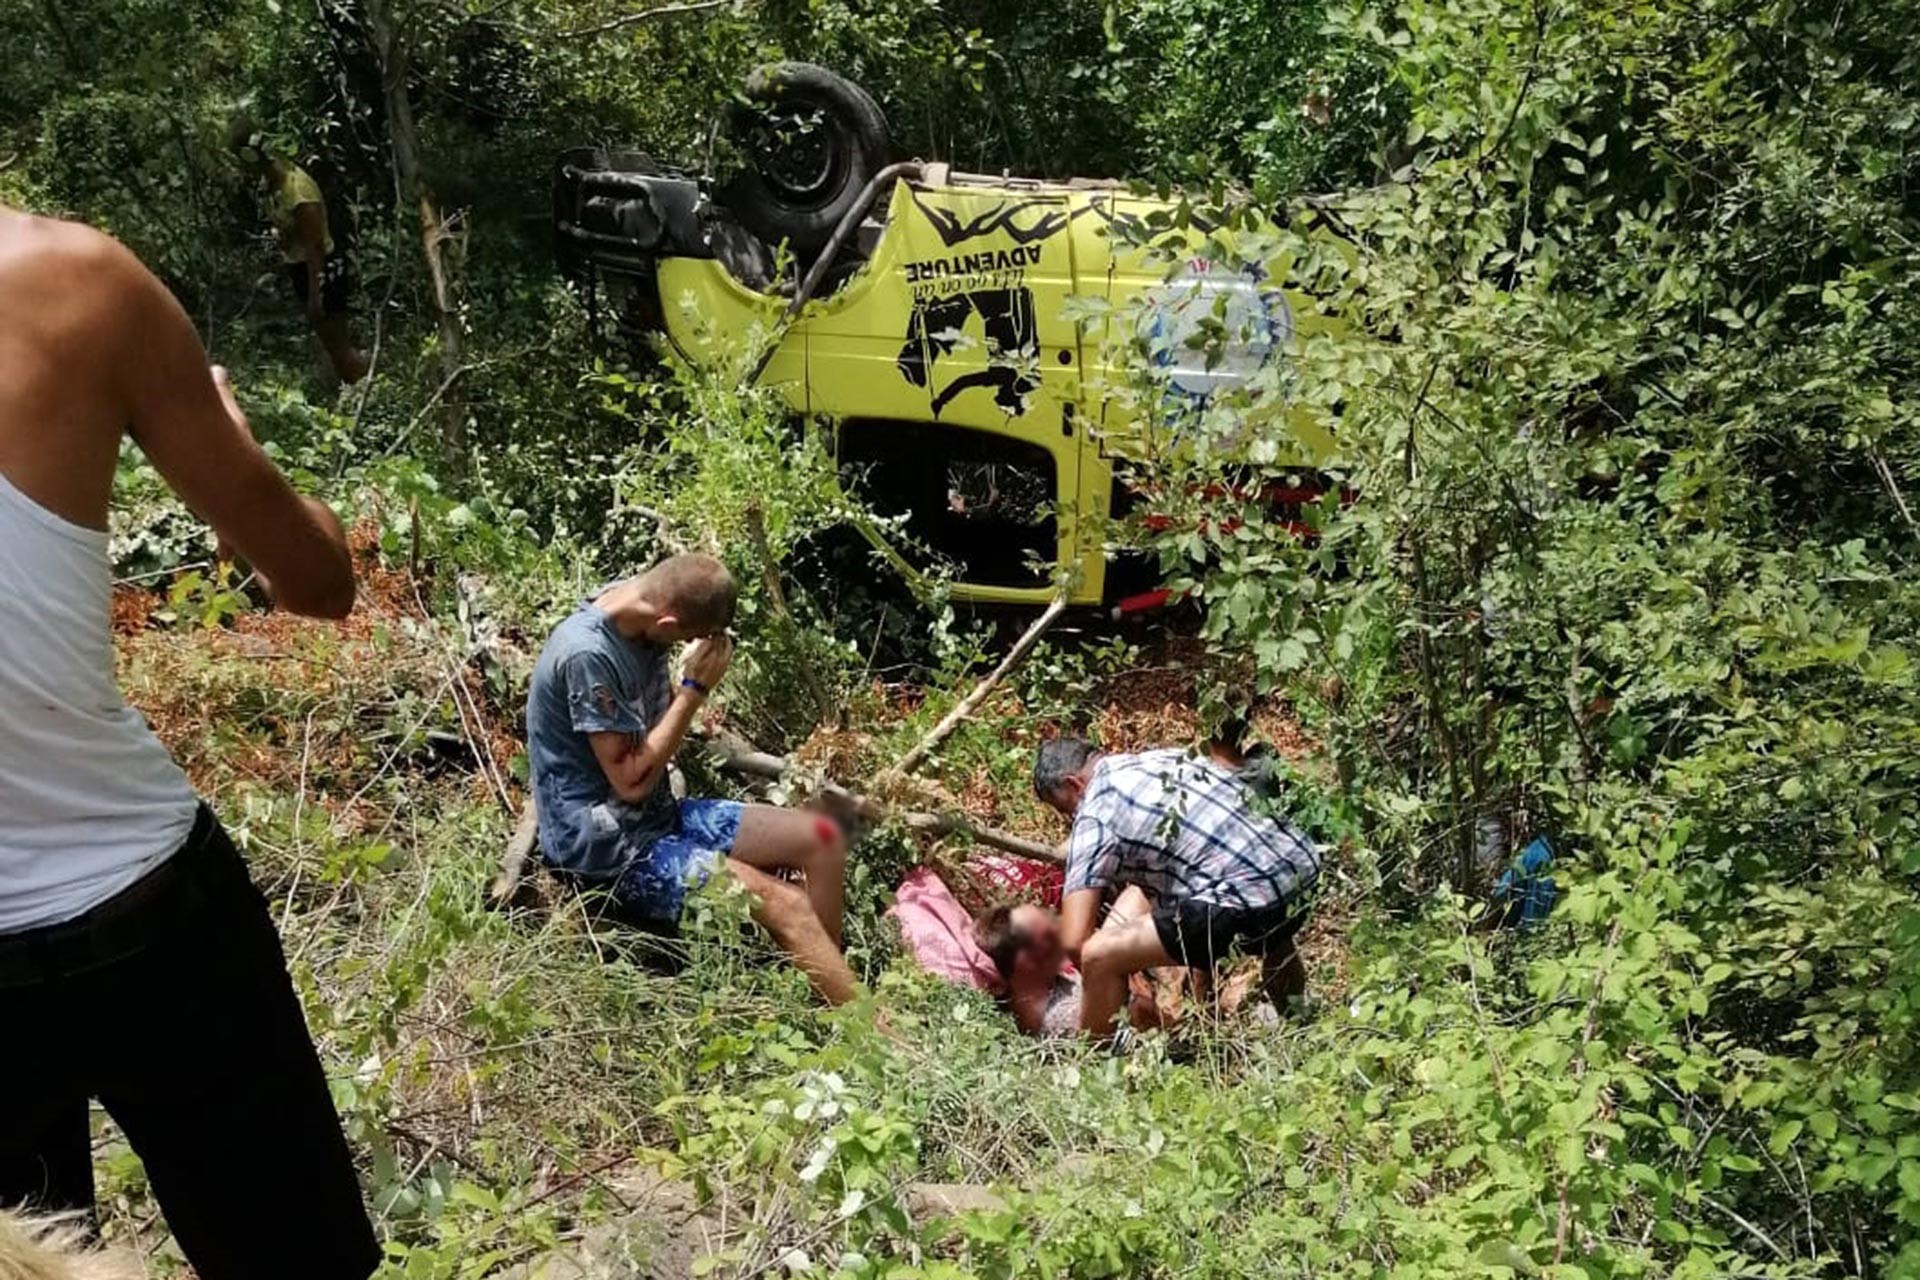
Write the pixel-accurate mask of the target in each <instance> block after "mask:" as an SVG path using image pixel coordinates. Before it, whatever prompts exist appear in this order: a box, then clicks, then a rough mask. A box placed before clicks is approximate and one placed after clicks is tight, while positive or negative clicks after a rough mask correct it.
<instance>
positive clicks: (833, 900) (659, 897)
mask: <svg viewBox="0 0 1920 1280" xmlns="http://www.w3.org/2000/svg"><path fill="white" fill-rule="evenodd" d="M737 598H738V590H737V588H736V587H735V585H734V581H733V578H732V576H731V575H729V574H728V572H727V569H726V566H725V565H723V564H721V563H720V562H719V561H718V560H715V559H713V558H712V557H711V556H702V555H678V556H673V557H671V558H670V559H667V560H663V561H662V562H660V563H659V564H657V565H655V566H654V567H653V568H651V569H649V570H647V571H646V572H645V573H643V574H641V575H640V576H639V577H637V578H629V579H627V580H626V581H624V582H620V583H617V584H615V585H614V586H611V587H609V588H607V589H606V590H605V591H603V592H601V594H600V595H599V596H598V597H596V598H595V599H593V600H591V601H589V602H587V603H586V604H584V605H582V606H581V607H580V609H579V610H578V611H577V612H575V613H574V615H573V616H572V617H570V618H568V619H567V620H566V621H565V622H563V623H561V624H560V626H559V627H558V628H556V629H555V631H554V633H553V635H552V637H551V638H549V639H548V641H547V643H546V647H545V648H544V649H542V650H541V653H540V660H539V662H538V663H537V664H536V665H535V667H534V673H533V687H532V689H531V691H530V692H529V693H528V695H527V756H528V759H529V761H530V763H531V767H532V774H533V792H534V804H535V809H536V811H537V812H538V814H539V819H540V847H541V852H542V854H543V856H544V857H545V859H546V862H547V865H548V866H550V867H553V868H554V869H556V870H557V871H559V872H560V873H562V875H563V876H565V877H567V878H569V879H571V880H573V881H575V882H577V883H581V884H584V885H589V886H593V887H596V888H599V889H603V890H605V892H606V895H607V900H608V905H609V909H610V911H611V913H612V914H613V916H614V917H615V918H616V919H619V920H623V921H625V922H627V923H629V924H632V925H634V926H636V927H638V928H642V929H646V930H649V931H652V932H661V933H669V934H670V933H672V932H673V931H674V930H675V929H676V928H677V927H678V923H679V920H680V915H681V912H682V910H683V909H684V907H685V905H686V896H687V891H688V890H689V889H690V888H693V887H695V886H697V885H700V884H703V883H705V882H706V881H707V880H708V879H710V878H711V877H712V876H714V875H716V874H723V875H726V876H729V877H731V878H732V879H734V880H736V881H738V882H739V883H740V884H742V885H744V886H745V887H746V890H747V892H748V893H749V894H750V895H751V897H752V899H753V904H754V905H753V916H754V919H755V920H757V921H759V922H760V924H761V925H762V926H763V927H765V929H766V930H767V932H768V933H770V934H772V935H773V939H774V941H775V942H776V943H778V944H779V945H780V947H781V948H782V949H783V950H784V951H785V952H786V953H787V954H788V955H789V956H791V957H792V958H793V960H794V962H795V963H796V964H798V965H799V966H800V968H801V969H802V970H804V971H805V973H806V975H807V977H808V978H809V979H810V980H811V981H812V983H813V986H814V989H815V990H816V991H818V992H819V993H820V996H821V998H822V999H824V1000H826V1001H827V1002H828V1003H829V1004H844V1003H846V1002H847V1001H848V1000H851V999H852V998H853V996H854V994H855V986H856V984H855V982H854V977H853V971H852V970H851V969H849V968H848V967H847V962H846V959H845V957H844V956H842V955H841V953H840V941H841V932H840V931H841V916H842V912H843V909H844V906H845V895H846V862H847V847H846V838H845V836H844V835H843V834H842V832H841V830H840V828H839V826H838V825H837V824H835V823H834V822H833V821H832V820H831V819H829V818H826V817H823V816H821V815H819V814H813V813H801V812H797V811H794V810H791V809H779V808H775V807H773V806H771V805H760V804H751V805H745V804H738V803H736V802H734V801H732V800H680V801H676V800H675V799H674V798H673V793H672V791H671V790H670V789H669V788H668V785H667V766H668V765H670V764H671V763H672V762H673V757H674V755H675V753H676V752H678V751H679V750H680V744H681V743H682V742H683V741H684V740H685V738H686V736H687V731H688V730H689V729H690V728H692V727H693V719H694V716H695V715H696V714H697V713H698V712H699V710H700V707H701V705H702V704H703V703H705V702H706V700H707V695H708V694H709V693H710V692H711V691H712V690H713V688H714V686H715V685H717V684H719V683H720V680H721V677H723V676H724V675H725V674H726V671H727V664H728V662H729V661H730V660H731V659H732V656H733V642H732V641H731V640H729V639H728V638H727V636H726V634H725V632H726V629H727V627H728V626H729V625H730V624H731V623H732V621H733V611H734V606H735V603H736V601H737ZM683 642H684V643H686V645H687V650H686V656H685V658H684V659H683V662H682V666H681V672H680V677H679V679H678V681H677V683H676V682H675V681H674V680H673V679H672V678H671V676H670V665H669V658H668V648H669V646H671V645H675V644H680V643H683ZM793 871H797V872H799V873H800V874H801V875H802V876H803V877H804V878H805V884H806V887H805V888H804V890H803V889H801V888H800V887H798V886H796V885H793V884H790V883H788V882H787V881H785V880H782V879H780V878H779V873H782V872H793Z"/></svg>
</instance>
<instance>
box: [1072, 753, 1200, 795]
mask: <svg viewBox="0 0 1920 1280" xmlns="http://www.w3.org/2000/svg"><path fill="white" fill-rule="evenodd" d="M1192 761H1193V755H1192V753H1191V752H1187V751H1183V750H1181V749H1180V748H1179V747H1158V748H1154V749H1152V750H1148V751H1134V752H1126V753H1123V754H1116V755H1110V756H1106V757H1103V758H1102V759H1101V760H1100V762H1099V763H1098V764H1097V765H1096V766H1095V767H1094V771H1093V779H1092V780H1093V781H1095V782H1098V781H1101V780H1103V779H1104V780H1105V781H1106V782H1107V783H1108V785H1110V786H1126V785H1129V784H1131V783H1135V782H1138V781H1140V780H1142V779H1152V780H1155V781H1164V780H1165V779H1166V778H1167V777H1168V776H1169V775H1171V774H1175V773H1178V772H1180V771H1182V770H1184V769H1186V768H1187V766H1188V765H1189V764H1191V763H1192Z"/></svg>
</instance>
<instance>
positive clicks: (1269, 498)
mask: <svg viewBox="0 0 1920 1280" xmlns="http://www.w3.org/2000/svg"><path fill="white" fill-rule="evenodd" d="M1201 492H1202V494H1203V495H1204V496H1205V497H1208V498H1226V497H1231V498H1234V499H1236V500H1238V501H1242V502H1244V501H1247V500H1249V499H1250V498H1251V497H1252V496H1253V495H1252V494H1251V493H1250V492H1249V491H1248V490H1245V489H1239V488H1229V487H1228V486H1226V485H1223V484H1219V485H1208V486H1207V487H1206V488H1205V489H1204V490H1202V491H1201ZM1326 496H1327V490H1325V489H1321V488H1316V487H1308V486H1300V485H1269V486H1267V487H1266V488H1264V489H1262V490H1261V491H1260V494H1259V497H1260V500H1261V501H1262V502H1265V503H1266V504H1267V505H1268V506H1270V507H1272V508H1274V510H1275V511H1276V512H1277V513H1280V514H1281V515H1282V517H1283V519H1282V521H1281V523H1282V526H1283V527H1284V528H1285V529H1286V530H1287V532H1288V533H1291V534H1292V535H1294V536H1295V537H1297V538H1311V537H1313V536H1314V535H1315V533H1316V531H1315V529H1314V528H1313V526H1312V525H1310V524H1308V523H1307V522H1306V521H1305V520H1302V519H1299V518H1298V517H1299V516H1301V515H1304V514H1305V512H1304V511H1303V510H1302V508H1305V507H1309V506H1314V505H1316V504H1318V503H1320V502H1322V501H1324V500H1325V498H1326ZM1358 497H1359V494H1357V493H1356V492H1354V491H1353V490H1352V489H1342V490H1341V491H1340V505H1341V506H1343V507H1349V506H1352V505H1353V503H1354V502H1355V500H1356V499H1358ZM1140 523H1141V524H1142V525H1144V526H1145V527H1146V528H1147V529H1148V530H1149V531H1150V532H1153V533H1165V532H1167V531H1168V530H1169V529H1172V528H1175V527H1176V526H1177V522H1176V521H1175V520H1174V518H1173V517H1172V516H1165V515H1147V516H1143V517H1141V520H1140ZM1244 523H1245V522H1244V521H1242V520H1241V519H1240V518H1239V517H1238V516H1234V517H1231V518H1229V519H1227V520H1223V521H1221V522H1220V532H1222V533H1233V532H1234V531H1236V530H1237V529H1239V528H1240V527H1241V526H1242V525H1243V524H1244ZM1211 529H1212V526H1211V525H1210V524H1209V523H1208V522H1207V521H1204V520H1203V521H1201V522H1200V526H1199V532H1201V533H1207V532H1210V531H1211ZM1186 595H1187V593H1186V592H1176V591H1173V590H1170V589H1168V588H1165V587H1162V588H1160V589H1159V590H1156V591H1143V592H1140V593H1138V594H1137V595H1130V596H1126V597H1124V598H1123V599H1121V600H1119V601H1118V602H1116V603H1115V604H1114V606H1113V609H1112V616H1113V617H1114V619H1115V620H1118V619H1121V618H1126V617H1131V616H1132V615H1134V614H1137V613H1147V612H1149V611H1151V610H1154V609H1161V608H1165V607H1166V606H1167V605H1170V604H1177V603H1179V602H1180V601H1181V600H1184V599H1185V598H1186Z"/></svg>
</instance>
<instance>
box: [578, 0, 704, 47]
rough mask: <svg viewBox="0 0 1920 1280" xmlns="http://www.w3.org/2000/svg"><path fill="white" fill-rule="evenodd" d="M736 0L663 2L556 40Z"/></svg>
mask: <svg viewBox="0 0 1920 1280" xmlns="http://www.w3.org/2000/svg"><path fill="white" fill-rule="evenodd" d="M733 2H734V0H693V2H692V3H690V4H663V5H658V6H656V7H655V8H652V9H642V10H640V11H639V12H638V13H627V14H622V15H621V16H620V17H618V18H609V19H607V20H606V21H605V22H596V23H595V24H593V25H592V26H590V27H575V28H574V29H573V30H571V31H560V32H556V33H554V36H553V38H554V39H556V40H585V39H590V38H591V37H593V36H603V35H606V34H607V33H608V32H609V31H619V30H620V29H622V28H623V27H633V26H638V25H639V24H641V23H643V22H651V21H653V20H654V19H655V18H671V17H673V16H675V15H676V14H682V13H700V12H702V11H703V10H707V9H723V8H725V7H726V6H727V5H730V4H732V3H733Z"/></svg>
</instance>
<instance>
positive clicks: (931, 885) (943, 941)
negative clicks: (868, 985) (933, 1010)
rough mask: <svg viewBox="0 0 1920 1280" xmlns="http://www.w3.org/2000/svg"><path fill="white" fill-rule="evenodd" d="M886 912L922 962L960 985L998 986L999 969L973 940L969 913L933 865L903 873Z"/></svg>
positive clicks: (983, 988) (994, 989)
mask: <svg viewBox="0 0 1920 1280" xmlns="http://www.w3.org/2000/svg"><path fill="white" fill-rule="evenodd" d="M890 914H892V916H893V918H894V919H895V920H897V921H899V922H900V936H901V938H902V940H903V941H905V942H906V944H907V950H908V951H910V952H912V953H913V958H914V959H915V960H918V961H919V962H920V966H921V968H923V969H926V970H927V971H928V972H929V973H935V974H938V975H939V976H940V977H942V978H945V979H946V980H947V981H949V982H958V983H960V984H961V985H962V986H968V987H975V988H977V989H979V990H981V991H987V992H992V993H994V994H996V995H997V994H998V993H999V992H1000V990H1001V988H1002V986H1003V985H1004V984H1003V983H1002V982H1001V981H1000V972H999V970H997V969H995V968H994V967H993V960H992V959H991V958H990V957H989V956H988V955H987V953H986V952H984V951H982V950H981V949H980V944H979V943H977V942H975V941H974V940H973V917H972V916H970V915H968V914H967V909H966V908H965V907H963V906H961V905H960V901H959V899H957V898H955V897H954V896H953V891H952V890H951V889H949V888H947V886H946V883H945V882H944V881H942V880H941V879H940V877H939V876H937V875H935V874H934V872H933V868H931V867H915V868H914V869H913V870H912V871H909V872H908V873H907V878H906V880H905V881H904V882H902V883H901V885H900V891H899V892H898V893H897V894H895V895H894V902H893V909H892V912H891V913H890Z"/></svg>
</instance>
